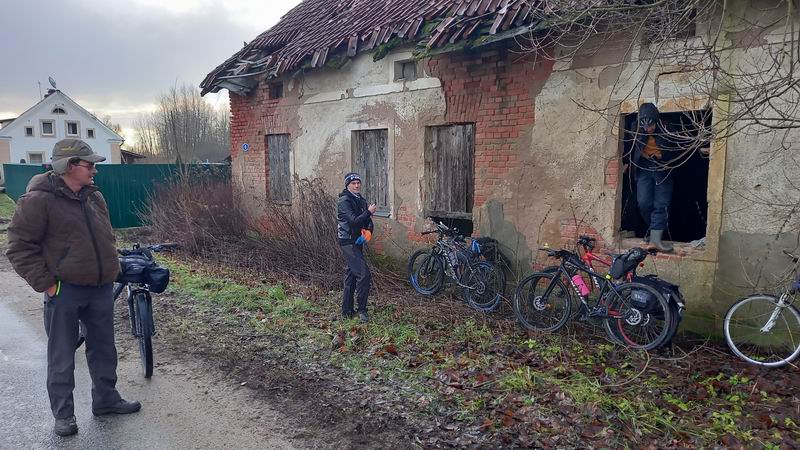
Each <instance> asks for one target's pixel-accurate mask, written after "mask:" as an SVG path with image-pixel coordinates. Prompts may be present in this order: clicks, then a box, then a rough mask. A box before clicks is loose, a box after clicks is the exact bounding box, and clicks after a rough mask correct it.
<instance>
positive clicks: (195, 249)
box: [142, 176, 396, 289]
mask: <svg viewBox="0 0 800 450" xmlns="http://www.w3.org/2000/svg"><path fill="white" fill-rule="evenodd" d="M293 192H294V197H293V200H292V204H291V205H290V206H289V205H282V204H275V203H271V202H266V203H265V204H264V206H263V208H260V209H261V211H263V214H262V215H260V216H258V217H254V216H253V215H252V214H248V212H247V211H246V210H245V209H244V208H243V207H242V204H241V201H240V199H239V197H238V195H237V192H236V191H235V190H234V189H232V186H231V184H230V181H228V180H219V179H218V178H217V179H215V178H214V177H209V176H182V177H179V178H178V179H177V180H175V181H174V182H172V183H170V184H168V185H166V186H163V187H162V188H161V189H158V190H157V191H155V192H154V194H153V195H152V198H151V199H150V207H149V208H148V210H147V211H145V212H143V213H142V217H143V219H144V222H145V223H146V224H147V225H148V226H149V228H150V230H151V232H152V234H153V238H154V239H157V240H162V241H172V242H177V243H178V244H180V245H181V247H182V248H183V249H184V250H185V251H186V252H187V253H188V254H189V255H191V256H193V257H197V258H202V259H204V260H206V261H212V262H215V263H217V264H219V265H221V266H222V267H225V268H228V269H233V270H242V271H247V272H250V273H258V274H261V275H266V276H274V277H283V278H293V279H298V280H301V281H304V282H311V283H314V284H317V285H319V286H320V287H323V288H326V289H330V288H333V287H337V286H339V285H340V284H341V280H342V276H343V270H344V260H343V258H342V255H341V250H340V248H339V245H338V241H337V238H336V201H335V198H334V197H333V196H332V195H331V194H330V193H328V192H326V191H325V189H324V187H323V185H322V183H321V182H320V181H319V180H305V179H303V180H300V179H295V180H294V186H293ZM373 278H374V279H375V280H376V281H378V282H381V281H382V280H384V281H385V280H389V279H396V276H394V275H391V274H389V273H385V272H384V271H383V270H381V269H378V268H375V267H374V266H373Z"/></svg>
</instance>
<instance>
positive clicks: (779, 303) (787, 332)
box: [723, 250, 800, 367]
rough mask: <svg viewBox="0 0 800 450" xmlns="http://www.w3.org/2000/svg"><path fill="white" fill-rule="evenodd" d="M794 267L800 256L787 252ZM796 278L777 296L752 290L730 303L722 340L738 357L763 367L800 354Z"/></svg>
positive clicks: (799, 287)
mask: <svg viewBox="0 0 800 450" xmlns="http://www.w3.org/2000/svg"><path fill="white" fill-rule="evenodd" d="M783 253H784V254H785V255H786V256H788V257H789V258H790V259H791V260H792V262H793V264H794V266H795V270H796V266H797V263H798V261H800V257H798V256H795V255H793V254H792V253H789V252H787V251H786V250H784V251H783ZM798 291H800V280H797V281H795V282H794V283H793V284H792V285H790V286H785V287H784V288H783V289H782V291H781V294H780V296H778V297H776V296H774V295H769V294H755V295H751V296H749V297H745V298H743V299H741V300H739V301H737V302H736V303H734V304H733V305H732V306H731V307H730V309H728V312H727V313H726V314H725V320H724V322H723V331H724V334H725V342H727V343H728V347H730V349H731V351H732V352H733V353H734V354H735V355H736V356H738V357H739V358H741V359H743V360H745V361H747V362H749V363H750V364H756V365H759V366H763V367H781V366H785V365H787V364H790V363H792V361H794V360H795V359H796V358H797V357H798V356H799V355H800V311H798V309H797V307H796V306H795V305H794V300H795V295H797V293H798Z"/></svg>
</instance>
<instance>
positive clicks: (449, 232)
mask: <svg viewBox="0 0 800 450" xmlns="http://www.w3.org/2000/svg"><path fill="white" fill-rule="evenodd" d="M433 233H436V234H438V238H437V240H436V243H435V244H434V245H433V247H432V248H430V249H427V250H417V251H416V252H414V253H413V254H412V255H411V256H410V257H409V259H408V273H409V281H410V283H411V286H412V287H413V288H414V290H416V291H417V292H419V293H420V294H422V295H426V296H433V295H436V294H437V293H438V292H439V291H440V290H441V289H442V288H443V287H444V284H445V283H444V282H445V276H447V277H448V278H449V279H451V280H452V281H453V282H455V284H456V285H458V286H459V287H461V288H462V289H463V295H464V301H465V302H467V303H468V304H469V305H470V306H471V307H472V308H474V309H476V310H478V311H482V312H489V311H493V310H494V309H496V308H497V306H498V305H499V304H500V301H501V299H502V296H503V291H504V289H505V284H506V279H505V273H503V271H502V269H501V268H499V267H498V266H496V265H495V264H493V263H491V262H489V261H486V260H485V259H481V248H480V244H479V243H478V241H477V240H472V242H471V243H470V245H469V246H468V245H467V244H466V238H465V237H464V236H463V235H461V234H460V233H459V232H458V230H453V229H450V228H448V227H447V226H446V225H444V224H443V223H441V222H439V223H438V224H436V229H435V230H431V231H424V232H422V234H423V235H429V234H433Z"/></svg>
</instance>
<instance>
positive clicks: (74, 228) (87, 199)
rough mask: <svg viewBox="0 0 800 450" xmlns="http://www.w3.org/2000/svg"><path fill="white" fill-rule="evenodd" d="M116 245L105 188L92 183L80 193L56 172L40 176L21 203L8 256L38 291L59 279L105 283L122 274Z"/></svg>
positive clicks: (13, 221) (11, 230)
mask: <svg viewBox="0 0 800 450" xmlns="http://www.w3.org/2000/svg"><path fill="white" fill-rule="evenodd" d="M115 243H116V239H115V238H114V232H113V229H112V227H111V220H110V219H109V216H108V206H107V205H106V201H105V199H104V198H103V195H102V194H101V193H100V191H98V190H97V188H96V187H95V186H86V187H84V188H83V189H81V190H80V192H78V193H77V194H76V193H75V192H73V191H72V189H70V188H69V187H68V186H67V185H66V183H64V180H62V179H61V177H60V176H58V175H56V174H54V173H53V172H52V171H51V172H47V173H43V174H40V175H36V176H34V177H33V178H32V179H31V181H30V182H29V183H28V188H27V190H26V192H25V194H23V195H22V196H21V197H20V198H19V200H18V201H17V208H16V210H15V212H14V217H13V218H12V219H11V225H10V226H9V228H8V250H7V251H6V256H8V259H9V261H11V265H12V266H13V267H14V270H15V271H16V272H17V273H18V274H19V275H20V276H21V277H22V278H24V279H25V281H27V282H28V284H29V285H30V286H31V287H32V288H33V289H34V290H35V291H37V292H44V291H46V290H47V289H48V288H50V287H51V286H53V285H54V284H55V283H56V281H64V282H67V283H70V284H76V285H80V286H100V285H104V284H108V283H112V282H114V280H116V278H117V274H118V273H119V270H120V268H119V260H118V259H117V249H116V245H115Z"/></svg>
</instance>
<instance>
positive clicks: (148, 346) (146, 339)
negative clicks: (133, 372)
mask: <svg viewBox="0 0 800 450" xmlns="http://www.w3.org/2000/svg"><path fill="white" fill-rule="evenodd" d="M148 300H149V299H148V296H147V294H145V293H143V292H139V293H137V294H136V295H135V301H134V308H135V309H136V325H137V327H136V337H137V338H138V340H139V357H140V359H141V362H142V372H143V373H144V377H145V378H150V377H151V376H153V317H152V313H151V309H150V302H149V301H148Z"/></svg>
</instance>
